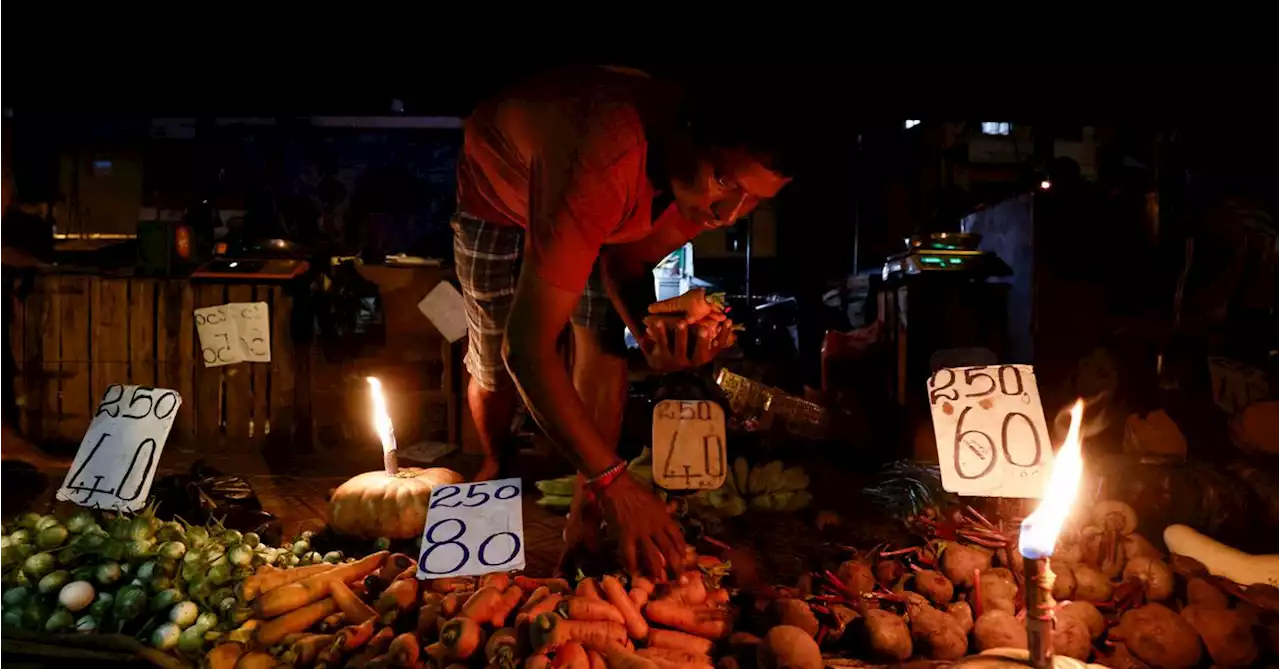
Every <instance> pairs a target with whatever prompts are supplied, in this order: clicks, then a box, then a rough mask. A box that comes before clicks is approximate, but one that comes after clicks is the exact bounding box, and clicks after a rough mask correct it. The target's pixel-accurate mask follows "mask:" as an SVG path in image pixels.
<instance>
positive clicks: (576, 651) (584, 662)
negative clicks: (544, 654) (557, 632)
mask: <svg viewBox="0 0 1280 669" xmlns="http://www.w3.org/2000/svg"><path fill="white" fill-rule="evenodd" d="M551 667H552V669H591V659H590V658H588V657H587V649H586V648H583V647H582V644H580V643H578V642H577V641H570V642H568V643H566V644H564V645H563V646H561V647H560V648H559V649H558V650H556V656H555V658H554V659H552V660H551Z"/></svg>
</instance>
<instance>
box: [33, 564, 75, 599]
mask: <svg viewBox="0 0 1280 669" xmlns="http://www.w3.org/2000/svg"><path fill="white" fill-rule="evenodd" d="M70 582H71V572H69V571H67V570H65V569H59V570H58V571H52V572H49V573H48V574H45V575H44V577H43V578H41V579H40V585H39V588H40V594H42V595H48V594H52V593H55V592H57V591H59V590H61V589H62V586H64V585H66V584H68V583H70Z"/></svg>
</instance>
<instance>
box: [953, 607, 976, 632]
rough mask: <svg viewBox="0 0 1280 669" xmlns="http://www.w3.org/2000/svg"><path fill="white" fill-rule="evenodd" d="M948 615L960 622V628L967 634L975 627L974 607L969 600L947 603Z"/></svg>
mask: <svg viewBox="0 0 1280 669" xmlns="http://www.w3.org/2000/svg"><path fill="white" fill-rule="evenodd" d="M947 615H949V616H951V617H952V618H955V619H956V622H958V623H960V629H962V630H964V633H965V634H968V633H969V631H970V630H972V629H973V607H971V606H969V602H951V603H950V604H948V605H947Z"/></svg>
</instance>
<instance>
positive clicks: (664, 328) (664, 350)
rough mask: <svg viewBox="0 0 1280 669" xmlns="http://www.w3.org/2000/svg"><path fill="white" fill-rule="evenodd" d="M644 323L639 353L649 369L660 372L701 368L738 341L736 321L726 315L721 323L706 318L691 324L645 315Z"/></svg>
mask: <svg viewBox="0 0 1280 669" xmlns="http://www.w3.org/2000/svg"><path fill="white" fill-rule="evenodd" d="M644 324H645V335H644V337H643V338H641V340H640V350H641V351H643V352H644V357H645V359H646V360H648V362H649V367H650V368H652V369H653V370H654V371H657V372H663V373H668V372H677V371H680V370H682V369H690V368H692V367H701V366H702V365H705V364H707V363H709V362H711V361H712V360H713V359H714V358H715V357H716V356H717V355H719V353H720V352H721V351H723V350H725V349H726V348H729V347H731V346H733V344H734V341H735V337H734V334H733V321H731V320H729V319H728V318H725V317H724V315H723V314H721V315H720V319H718V320H713V319H705V320H702V321H699V322H696V323H691V324H686V323H684V322H683V321H682V320H681V319H679V318H674V317H671V316H646V317H645V319H644ZM690 333H693V336H692V337H691V336H690Z"/></svg>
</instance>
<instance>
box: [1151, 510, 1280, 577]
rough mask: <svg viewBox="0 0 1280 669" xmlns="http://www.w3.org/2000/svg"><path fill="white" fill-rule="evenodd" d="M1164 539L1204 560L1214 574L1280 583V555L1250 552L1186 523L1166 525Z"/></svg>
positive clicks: (1171, 547)
mask: <svg viewBox="0 0 1280 669" xmlns="http://www.w3.org/2000/svg"><path fill="white" fill-rule="evenodd" d="M1164 543H1165V545H1167V546H1168V547H1169V552H1170V553H1176V554H1178V555H1183V556H1186V557H1189V558H1192V559H1194V560H1196V561H1198V562H1200V563H1201V564H1203V565H1204V566H1205V568H1206V569H1208V570H1209V573H1210V574H1213V575H1214V576H1221V577H1223V578H1225V579H1227V580H1230V581H1232V582H1235V583H1239V584H1240V585H1253V584H1255V583H1263V584H1267V585H1274V586H1280V555H1250V554H1248V553H1245V552H1243V551H1239V550H1236V549H1234V548H1232V547H1230V546H1228V545H1226V544H1224V543H1221V542H1219V541H1215V540H1213V539H1210V538H1209V537H1207V536H1205V535H1203V534H1200V533H1199V532H1197V531H1195V530H1194V529H1192V528H1190V527H1187V526H1186V525H1170V526H1168V527H1166V528H1164Z"/></svg>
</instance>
